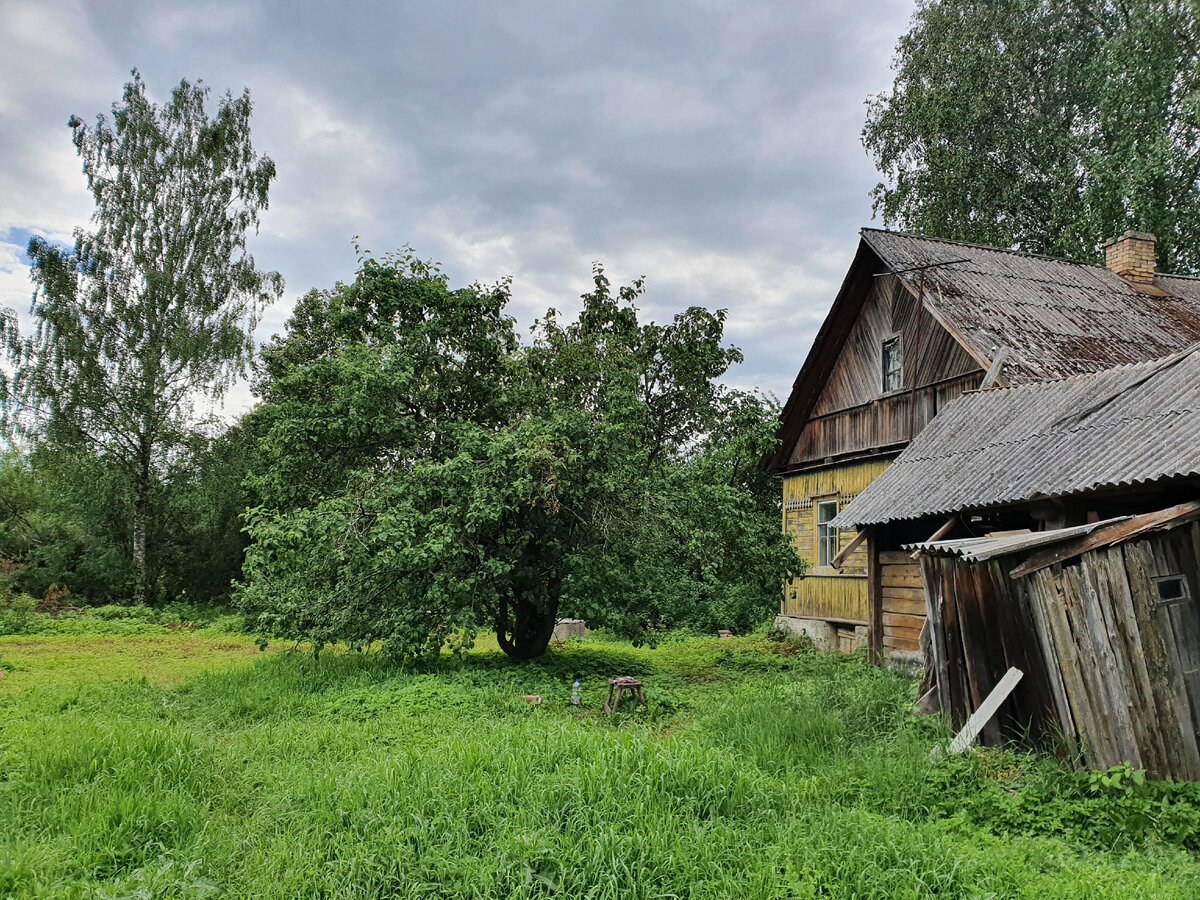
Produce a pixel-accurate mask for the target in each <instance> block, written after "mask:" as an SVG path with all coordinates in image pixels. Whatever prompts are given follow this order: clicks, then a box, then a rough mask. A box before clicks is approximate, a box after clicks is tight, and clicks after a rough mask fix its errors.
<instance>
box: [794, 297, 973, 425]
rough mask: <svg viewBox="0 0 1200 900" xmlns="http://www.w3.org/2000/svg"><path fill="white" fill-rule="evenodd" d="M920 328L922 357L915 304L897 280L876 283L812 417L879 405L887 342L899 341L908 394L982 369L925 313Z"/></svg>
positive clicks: (922, 312)
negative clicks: (866, 405)
mask: <svg viewBox="0 0 1200 900" xmlns="http://www.w3.org/2000/svg"><path fill="white" fill-rule="evenodd" d="M919 328H920V332H921V341H920V348H919V351H918V347H917V330H918V316H917V301H916V298H915V297H914V296H913V295H912V294H911V293H910V292H909V291H908V289H907V288H905V287H904V285H903V284H902V283H901V282H900V279H898V278H895V277H884V278H877V279H875V284H874V285H872V287H871V290H870V291H869V292H868V294H867V298H866V300H865V301H864V303H863V307H862V311H861V312H860V313H859V315H858V320H857V321H856V322H855V323H854V326H853V327H852V328H851V329H850V334H849V335H848V336H847V338H846V343H845V345H844V346H843V348H842V352H841V355H840V356H839V357H838V360H837V362H836V363H835V364H834V366H833V369H832V370H831V371H830V373H829V378H828V380H827V381H826V383H825V389H824V390H823V391H822V392H821V395H820V397H818V398H817V402H816V405H815V406H814V407H813V411H812V415H813V416H823V415H827V414H828V413H832V412H837V411H838V410H843V409H850V408H851V407H854V406H861V405H862V404H864V403H868V402H870V401H872V400H875V399H877V398H878V397H879V396H880V394H881V392H882V375H883V342H884V341H885V340H888V339H889V338H892V337H896V336H899V338H900V348H901V354H902V361H903V365H902V367H901V374H902V376H903V378H902V381H901V389H902V390H904V391H908V390H911V389H912V388H913V387H914V386H916V387H920V386H923V385H927V384H932V383H934V382H938V381H944V380H945V379H947V378H953V377H955V376H958V375H966V374H968V373H969V372H974V371H976V370H978V369H980V365H979V363H977V362H976V361H975V360H974V359H973V358H972V357H971V356H970V355H969V354H968V353H967V352H966V351H965V350H963V349H962V346H961V345H960V344H959V343H958V342H957V341H956V340H955V339H954V338H953V337H952V336H951V335H950V332H948V331H946V329H945V328H943V327H942V326H941V325H940V324H938V322H937V320H935V319H934V318H933V317H932V316H931V315H929V313H928V312H926V311H925V310H921V314H920V325H919Z"/></svg>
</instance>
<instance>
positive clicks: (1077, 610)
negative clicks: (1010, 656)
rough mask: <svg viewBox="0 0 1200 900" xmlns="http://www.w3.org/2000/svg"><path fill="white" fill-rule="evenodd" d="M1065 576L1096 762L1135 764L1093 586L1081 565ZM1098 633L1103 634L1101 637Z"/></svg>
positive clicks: (1064, 581)
mask: <svg viewBox="0 0 1200 900" xmlns="http://www.w3.org/2000/svg"><path fill="white" fill-rule="evenodd" d="M1062 576H1063V580H1062V584H1063V596H1064V598H1065V599H1066V601H1067V604H1066V606H1067V614H1068V616H1069V617H1070V619H1071V628H1072V631H1073V632H1074V634H1075V643H1076V646H1077V647H1078V648H1079V650H1080V658H1081V661H1082V663H1083V665H1082V666H1081V668H1080V673H1079V674H1080V677H1081V679H1082V681H1083V684H1084V688H1085V690H1086V691H1087V693H1088V697H1089V698H1090V700H1091V705H1092V708H1093V709H1094V710H1095V712H1096V720H1095V722H1094V723H1093V727H1094V729H1095V731H1094V733H1093V734H1091V735H1089V743H1090V744H1091V745H1092V746H1093V747H1095V749H1096V754H1097V762H1098V764H1099V765H1101V766H1115V765H1120V764H1121V763H1124V762H1133V760H1132V759H1131V753H1130V751H1129V746H1130V744H1131V743H1132V741H1131V739H1130V737H1129V723H1128V711H1127V710H1123V708H1122V704H1121V703H1120V702H1119V701H1115V700H1114V697H1113V695H1112V687H1113V680H1114V676H1113V674H1112V672H1111V671H1110V668H1111V667H1110V666H1107V665H1106V661H1105V656H1104V652H1103V648H1102V646H1101V643H1100V642H1101V641H1102V640H1103V625H1102V624H1097V623H1096V622H1095V621H1094V620H1093V619H1094V616H1093V613H1094V603H1095V601H1094V598H1092V597H1091V596H1090V585H1089V584H1088V580H1087V578H1086V576H1084V575H1083V573H1082V572H1081V569H1080V566H1079V565H1073V566H1066V567H1064V568H1063V572H1062ZM1098 630H1099V631H1100V632H1101V633H1100V634H1099V635H1097V631H1098ZM1114 723H1117V724H1114ZM1139 761H1140V760H1139Z"/></svg>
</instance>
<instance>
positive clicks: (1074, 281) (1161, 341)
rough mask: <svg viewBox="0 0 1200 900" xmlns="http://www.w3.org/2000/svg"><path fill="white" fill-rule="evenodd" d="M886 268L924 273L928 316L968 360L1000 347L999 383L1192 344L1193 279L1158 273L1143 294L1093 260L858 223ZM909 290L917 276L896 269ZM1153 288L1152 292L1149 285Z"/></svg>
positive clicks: (1195, 322) (1198, 309)
mask: <svg viewBox="0 0 1200 900" xmlns="http://www.w3.org/2000/svg"><path fill="white" fill-rule="evenodd" d="M862 238H863V240H864V241H865V242H866V243H868V244H869V245H870V246H871V247H872V248H873V249H874V250H875V252H876V253H878V254H879V257H880V258H881V259H882V260H884V261H885V262H886V263H887V265H888V266H889V267H890V268H891V269H893V270H896V269H904V268H911V267H913V266H921V265H927V264H928V263H930V262H937V261H939V260H944V259H954V258H960V259H961V258H963V257H966V258H967V259H969V260H970V261H969V262H965V263H958V264H955V265H949V266H939V267H937V268H933V269H927V270H925V297H926V304H927V306H928V308H929V311H930V313H931V314H932V315H933V317H934V318H935V319H937V320H938V321H940V322H941V323H942V325H944V326H945V327H946V329H947V330H948V331H949V332H950V333H951V334H953V335H954V336H955V337H956V338H957V339H958V340H959V342H960V343H962V344H963V346H964V347H965V348H966V350H967V351H968V352H969V353H971V355H972V356H974V357H975V358H976V359H986V360H988V361H989V363H990V362H992V361H994V360H995V358H996V354H997V353H998V351H999V350H1000V348H1004V349H1005V350H1006V355H1005V363H1004V377H1005V380H1006V382H1007V383H1009V384H1020V383H1023V382H1027V381H1040V380H1045V379H1049V378H1064V377H1068V376H1071V375H1082V374H1085V373H1088V372H1098V371H1101V370H1103V369H1108V368H1111V367H1113V366H1120V365H1125V364H1127V363H1136V362H1141V361H1143V360H1147V359H1157V358H1160V357H1163V356H1168V355H1170V354H1171V353H1174V352H1176V351H1178V350H1182V349H1183V348H1184V347H1187V346H1189V345H1191V344H1193V343H1195V342H1197V341H1200V280H1197V279H1192V278H1179V277H1163V278H1159V279H1157V280H1156V284H1155V285H1154V286H1153V287H1151V288H1150V289H1149V292H1147V291H1141V290H1138V289H1137V288H1136V287H1134V286H1133V285H1132V284H1130V283H1129V282H1128V281H1126V280H1125V279H1124V278H1122V277H1121V276H1119V275H1117V274H1116V273H1114V272H1110V271H1109V270H1108V269H1106V268H1104V267H1103V266H1089V265H1085V264H1083V263H1076V262H1070V261H1068V260H1063V259H1053V258H1051V257H1047V256H1035V255H1033V254H1029V253H1017V252H1015V251H1012V250H998V249H996V248H994V247H983V246H980V245H978V244H963V243H959V242H956V241H944V240H940V239H937V238H924V237H914V236H913V235H908V234H900V233H897V232H889V231H879V230H876V229H871V228H865V229H863V231H862ZM898 277H899V278H901V279H902V280H904V281H905V283H906V284H907V286H908V287H909V289H910V290H912V291H913V292H914V293H916V291H917V290H918V280H919V273H917V272H908V273H906V274H902V275H899V276H898ZM1155 288H1157V290H1156V289H1155Z"/></svg>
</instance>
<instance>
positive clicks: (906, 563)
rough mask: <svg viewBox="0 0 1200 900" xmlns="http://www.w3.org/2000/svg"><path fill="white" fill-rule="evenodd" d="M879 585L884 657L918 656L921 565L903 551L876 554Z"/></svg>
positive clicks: (922, 617)
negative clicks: (890, 653)
mask: <svg viewBox="0 0 1200 900" xmlns="http://www.w3.org/2000/svg"><path fill="white" fill-rule="evenodd" d="M879 581H880V588H881V596H882V599H883V620H882V621H883V650H884V653H885V654H886V653H888V652H889V651H892V652H900V653H917V652H919V651H920V649H921V644H920V637H921V628H922V626H924V624H925V594H924V592H923V591H922V589H921V566H920V564H919V563H918V562H916V560H914V559H913V558H912V557H910V556H909V555H908V554H907V553H904V552H903V551H897V550H885V551H883V552H881V553H880V554H879Z"/></svg>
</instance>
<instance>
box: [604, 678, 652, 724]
mask: <svg viewBox="0 0 1200 900" xmlns="http://www.w3.org/2000/svg"><path fill="white" fill-rule="evenodd" d="M626 691H628V692H629V696H630V697H632V698H633V699H634V700H637V701H638V702H639V703H641V704H642V706H646V695H645V694H643V693H642V683H641V682H640V681H638V680H637V679H636V678H630V677H629V676H627V675H626V676H622V677H621V678H610V679H608V699H607V700H605V701H604V714H605V715H608V716H611V715H612V714H613V713H615V712H616V711H617V708H618V707H619V706H620V705H621V695H622V694H623V693H625V692H626ZM614 693H615V694H616V696H615V698H614V696H613V695H614Z"/></svg>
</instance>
